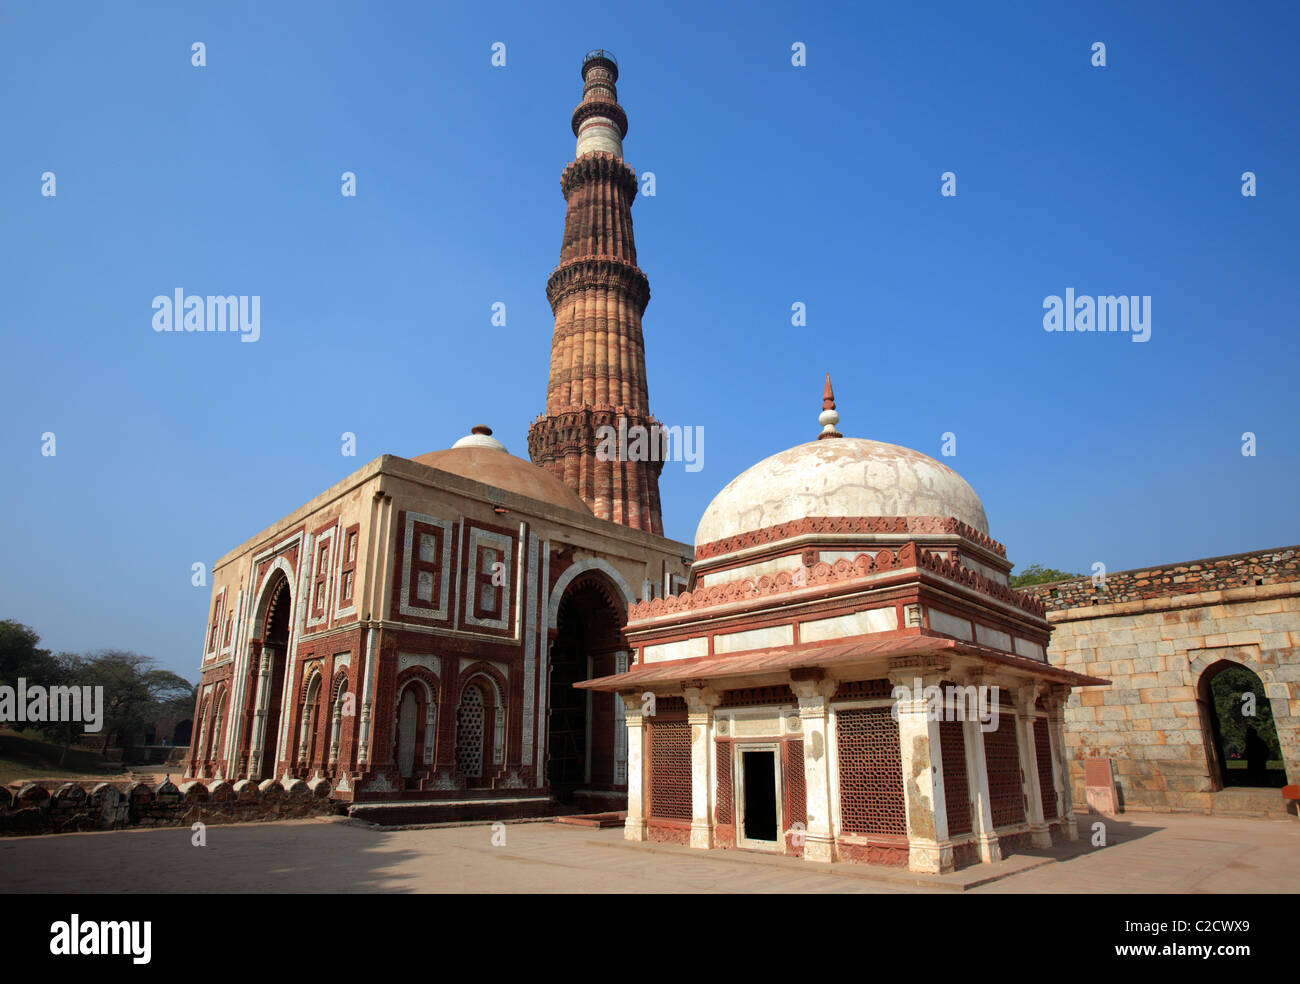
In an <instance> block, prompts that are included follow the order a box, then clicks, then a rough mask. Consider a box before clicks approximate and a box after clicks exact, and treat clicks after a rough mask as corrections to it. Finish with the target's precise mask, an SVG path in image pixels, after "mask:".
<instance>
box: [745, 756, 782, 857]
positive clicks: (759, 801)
mask: <svg viewBox="0 0 1300 984" xmlns="http://www.w3.org/2000/svg"><path fill="white" fill-rule="evenodd" d="M741 763H742V765H741V768H742V769H743V770H744V772H743V775H744V783H745V839H746V840H756V841H775V840H776V753H775V752H742V753H741Z"/></svg>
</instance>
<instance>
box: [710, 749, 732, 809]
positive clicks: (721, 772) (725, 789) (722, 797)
mask: <svg viewBox="0 0 1300 984" xmlns="http://www.w3.org/2000/svg"><path fill="white" fill-rule="evenodd" d="M714 752H715V754H716V755H717V764H718V823H731V745H730V743H728V742H725V741H719V742H715V743H714Z"/></svg>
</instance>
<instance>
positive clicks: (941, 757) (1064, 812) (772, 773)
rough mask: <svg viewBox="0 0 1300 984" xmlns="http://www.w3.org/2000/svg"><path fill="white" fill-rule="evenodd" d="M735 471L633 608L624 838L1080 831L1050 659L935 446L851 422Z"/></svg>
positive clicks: (881, 839) (944, 840) (1041, 840)
mask: <svg viewBox="0 0 1300 984" xmlns="http://www.w3.org/2000/svg"><path fill="white" fill-rule="evenodd" d="M819 422H820V424H821V425H822V430H821V433H820V434H818V435H817V438H818V439H817V440H815V441H811V442H809V443H807V444H801V445H799V446H797V447H793V448H790V449H789V450H787V451H782V452H780V453H779V454H775V455H773V456H771V457H770V458H766V459H765V460H763V461H760V462H759V463H758V464H756V465H754V466H753V467H752V468H750V469H748V470H747V471H745V472H744V473H743V474H741V475H740V476H739V477H738V478H736V479H735V480H734V481H732V482H731V483H730V484H729V485H727V486H726V488H724V489H723V490H722V491H721V492H720V493H718V495H717V497H716V498H714V500H713V502H712V503H711V504H710V505H709V507H708V509H707V510H706V511H705V513H704V516H703V518H702V519H701V520H700V524H699V528H698V530H697V532H696V535H695V558H694V563H693V565H692V568H691V574H690V583H689V589H688V590H686V591H683V592H681V593H679V594H674V595H669V596H667V597H663V598H653V599H648V600H644V601H641V602H640V603H638V604H634V605H632V606H631V607H630V608H629V611H628V622H627V627H626V630H625V631H626V638H627V642H628V645H629V647H630V648H631V650H632V656H633V658H632V661H631V668H630V669H629V670H627V671H626V672H623V673H617V674H615V675H612V676H605V677H600V678H597V679H592V680H588V681H585V682H582V683H579V684H577V686H579V687H581V688H585V689H589V690H592V691H598V692H610V693H615V694H617V695H618V696H619V697H620V698H621V700H622V702H623V705H624V708H625V714H624V720H625V722H626V727H627V734H628V740H627V749H628V759H627V777H628V808H627V821H626V837H627V838H628V839H629V840H660V841H672V842H677V843H681V844H689V845H690V846H691V847H696V848H705V849H707V848H726V847H740V848H747V849H751V850H767V851H772V852H775V853H781V854H788V855H796V856H802V857H803V858H804V859H805V860H808V861H820V862H829V861H863V862H868V863H873V864H884V865H893V866H898V867H906V868H909V869H911V870H913V871H919V872H947V871H952V870H953V869H954V868H960V867H963V866H966V865H970V864H976V863H980V862H995V861H998V860H1000V859H1001V858H1002V857H1004V856H1006V855H1007V854H1009V853H1013V852H1015V851H1018V850H1025V849H1030V848H1035V847H1046V846H1048V845H1049V844H1052V843H1054V842H1056V841H1059V840H1062V839H1066V840H1072V839H1075V838H1076V837H1077V836H1078V835H1077V831H1076V822H1075V816H1074V810H1073V805H1072V803H1071V795H1070V786H1069V782H1068V779H1067V772H1066V759H1065V735H1064V727H1063V711H1064V705H1065V702H1066V700H1067V698H1068V697H1069V695H1070V691H1071V688H1073V687H1076V686H1088V685H1101V684H1105V683H1106V682H1107V681H1105V680H1101V679H1098V678H1095V677H1088V676H1083V675H1080V674H1078V673H1072V672H1070V671H1067V670H1063V669H1060V668H1058V667H1055V666H1052V665H1050V664H1049V663H1048V662H1047V659H1046V655H1045V650H1046V647H1047V643H1048V636H1049V633H1050V631H1051V630H1050V628H1049V625H1048V623H1047V620H1046V618H1045V612H1044V608H1043V606H1042V604H1041V603H1040V602H1038V601H1037V600H1035V599H1033V598H1030V597H1027V596H1024V595H1022V594H1021V593H1019V592H1017V591H1015V590H1013V589H1012V588H1011V587H1009V584H1008V575H1009V572H1010V570H1011V566H1012V565H1011V564H1010V563H1009V562H1008V561H1007V559H1006V551H1005V549H1004V548H1003V546H1002V545H1001V544H1000V543H998V542H997V541H996V540H994V539H992V538H991V537H990V536H989V530H988V521H987V519H986V518H985V515H984V508H983V506H982V505H981V504H980V500H979V498H978V497H977V496H976V494H975V492H974V490H973V489H972V488H971V487H970V486H969V485H968V484H967V483H966V482H965V480H963V479H962V478H961V476H960V475H958V474H957V473H956V472H954V471H953V470H952V469H950V468H948V467H947V466H945V465H943V464H941V463H939V462H938V461H935V460H934V459H932V458H929V457H927V456H926V455H923V454H920V453H919V452H917V451H912V450H909V449H907V448H902V447H897V446H895V445H892V444H884V443H881V442H878V441H871V440H863V439H860V438H852V437H844V436H843V435H841V434H840V433H839V432H838V431H837V430H836V425H837V424H838V423H839V416H838V414H837V412H836V409H835V398H834V394H833V392H832V390H831V381H830V377H829V376H828V377H827V379H826V384H825V390H824V393H823V401H822V413H821V416H820V418H819Z"/></svg>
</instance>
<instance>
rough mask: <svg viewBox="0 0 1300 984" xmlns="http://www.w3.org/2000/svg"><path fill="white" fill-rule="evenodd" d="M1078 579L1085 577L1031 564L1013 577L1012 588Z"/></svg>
mask: <svg viewBox="0 0 1300 984" xmlns="http://www.w3.org/2000/svg"><path fill="white" fill-rule="evenodd" d="M1076 577H1083V575H1082V574H1071V573H1070V572H1069V571H1058V570H1056V569H1055V568H1054V567H1043V566H1042V565H1040V564H1030V565H1029V566H1028V567H1026V568H1025V569H1024V570H1023V571H1021V572H1020V573H1019V574H1012V575H1011V586H1012V587H1013V588H1024V587H1028V586H1029V585H1031V584H1051V583H1052V582H1053V581H1070V580H1073V579H1074V578H1076Z"/></svg>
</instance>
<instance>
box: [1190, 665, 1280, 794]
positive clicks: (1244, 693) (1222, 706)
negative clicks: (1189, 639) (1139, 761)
mask: <svg viewBox="0 0 1300 984" xmlns="http://www.w3.org/2000/svg"><path fill="white" fill-rule="evenodd" d="M1196 702H1197V705H1198V708H1199V710H1200V713H1201V724H1202V731H1203V732H1204V734H1205V739H1206V744H1207V747H1206V757H1207V759H1208V760H1209V763H1210V770H1211V776H1210V778H1211V781H1212V782H1213V784H1214V787H1215V788H1216V789H1223V788H1225V787H1228V786H1255V787H1265V788H1269V787H1273V788H1276V787H1280V786H1285V785H1286V769H1285V766H1284V765H1283V762H1282V748H1281V744H1280V743H1279V742H1278V737H1277V725H1276V724H1275V723H1274V720H1273V705H1272V703H1271V702H1270V701H1269V699H1268V697H1267V696H1265V694H1264V683H1263V681H1262V680H1260V678H1259V675H1258V674H1256V673H1255V672H1254V671H1253V670H1251V669H1250V668H1248V667H1246V666H1243V665H1242V664H1241V663H1236V662H1233V661H1232V660H1226V659H1225V660H1220V661H1219V662H1217V663H1215V664H1213V665H1212V666H1209V667H1207V668H1206V670H1205V672H1204V673H1202V674H1201V679H1200V681H1199V682H1198V684H1197V688H1196Z"/></svg>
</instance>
